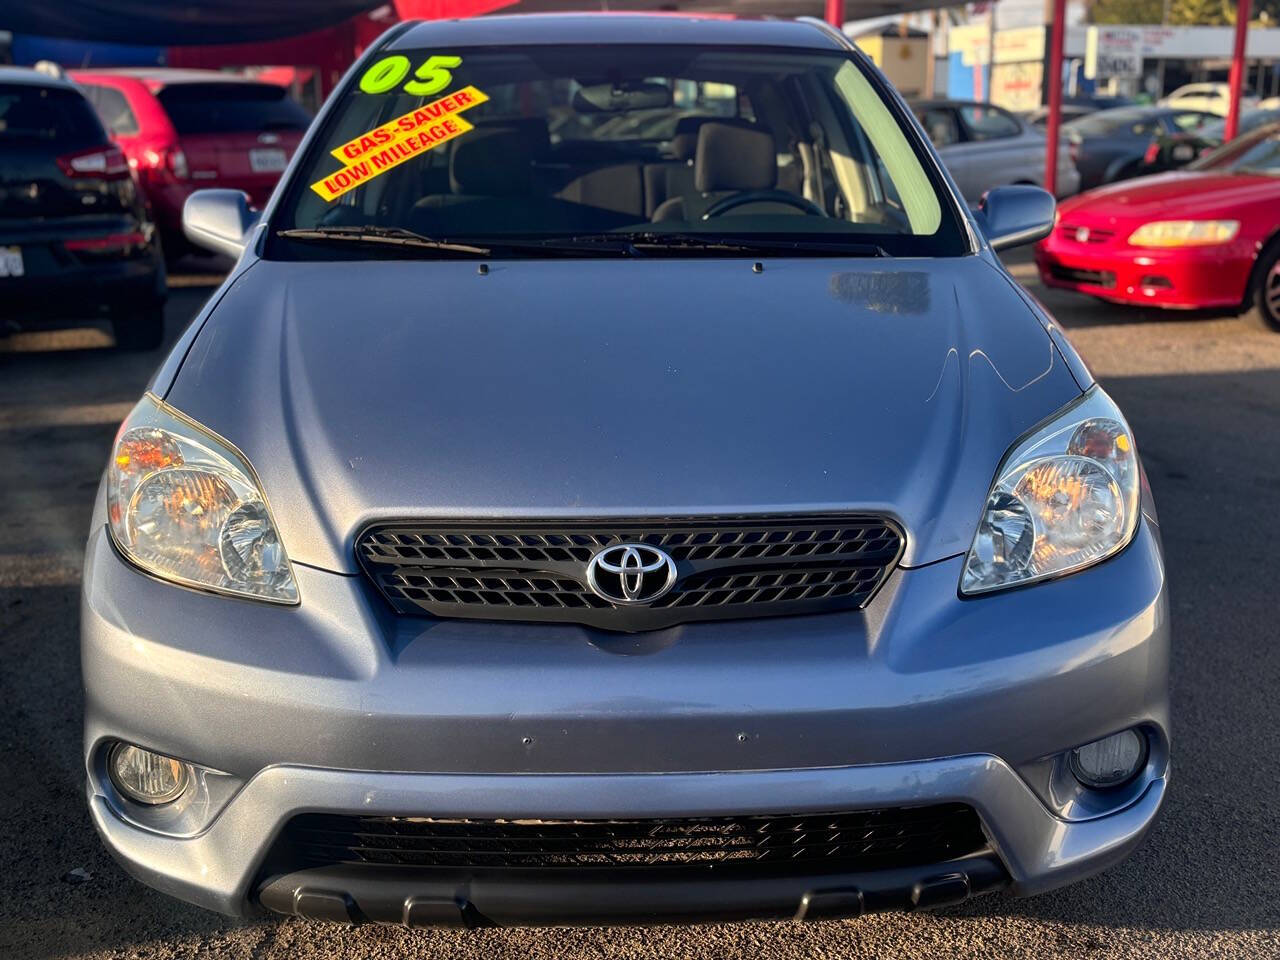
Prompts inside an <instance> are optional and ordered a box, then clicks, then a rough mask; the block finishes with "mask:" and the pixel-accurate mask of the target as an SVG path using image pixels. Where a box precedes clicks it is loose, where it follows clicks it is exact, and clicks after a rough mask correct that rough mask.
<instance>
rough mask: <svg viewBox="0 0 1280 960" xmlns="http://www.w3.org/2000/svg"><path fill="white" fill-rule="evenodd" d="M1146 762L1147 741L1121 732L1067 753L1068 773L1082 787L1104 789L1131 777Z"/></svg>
mask: <svg viewBox="0 0 1280 960" xmlns="http://www.w3.org/2000/svg"><path fill="white" fill-rule="evenodd" d="M1146 762H1147V739H1146V737H1144V736H1142V734H1140V733H1139V732H1138V731H1137V730H1124V731H1122V732H1120V733H1114V734H1112V735H1111V736H1109V737H1103V738H1102V739H1101V740H1095V741H1093V743H1086V744H1085V745H1084V746H1083V747H1077V748H1076V749H1075V750H1072V751H1071V772H1072V773H1074V774H1075V776H1076V779H1077V780H1079V781H1080V782H1081V783H1083V784H1084V785H1085V786H1086V787H1093V788H1094V789H1096V790H1105V789H1107V788H1108V787H1118V786H1120V785H1121V784H1124V783H1128V782H1129V781H1130V780H1132V779H1133V778H1134V776H1135V775H1136V774H1137V772H1138V771H1139V770H1141V769H1142V766H1143V764H1145V763H1146Z"/></svg>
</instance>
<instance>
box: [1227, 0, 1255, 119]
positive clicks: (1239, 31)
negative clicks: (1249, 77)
mask: <svg viewBox="0 0 1280 960" xmlns="http://www.w3.org/2000/svg"><path fill="white" fill-rule="evenodd" d="M1248 33H1249V0H1237V2H1236V45H1235V49H1234V50H1232V52H1231V102H1230V103H1229V104H1228V105H1227V126H1226V129H1225V130H1223V131H1222V135H1223V137H1224V138H1225V139H1227V140H1234V139H1235V138H1236V133H1237V132H1238V131H1239V130H1240V87H1241V86H1242V85H1243V84H1244V72H1245V60H1244V46H1245V39H1246V38H1247V35H1248Z"/></svg>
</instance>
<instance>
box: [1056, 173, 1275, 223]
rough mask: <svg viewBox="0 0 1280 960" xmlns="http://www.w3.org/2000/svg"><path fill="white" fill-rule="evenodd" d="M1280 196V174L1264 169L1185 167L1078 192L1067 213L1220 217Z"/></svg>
mask: <svg viewBox="0 0 1280 960" xmlns="http://www.w3.org/2000/svg"><path fill="white" fill-rule="evenodd" d="M1277 196H1280V179H1277V178H1276V177H1269V176H1266V175H1263V174H1245V173H1213V172H1210V171H1207V170H1205V171H1197V170H1179V171H1175V172H1173V173H1161V174H1157V175H1155V176H1151V177H1142V178H1140V179H1138V180H1124V181H1121V182H1120V183H1112V184H1108V185H1107V186H1104V187H1098V188H1096V189H1094V190H1090V191H1089V192H1088V193H1082V194H1079V195H1078V196H1075V197H1072V198H1071V199H1070V200H1067V201H1066V202H1064V203H1063V204H1062V206H1061V214H1062V216H1063V217H1068V216H1070V215H1071V214H1073V213H1088V214H1094V215H1099V214H1101V215H1107V216H1110V217H1111V218H1112V219H1113V220H1114V221H1115V222H1117V223H1119V222H1127V221H1130V220H1143V221H1146V220H1154V219H1163V220H1169V219H1173V218H1181V219H1186V218H1196V217H1214V216H1219V215H1221V214H1223V213H1228V212H1231V211H1234V210H1239V209H1240V208H1242V207H1248V206H1250V205H1252V204H1254V203H1258V202H1259V201H1263V200H1273V199H1275V198H1276V197H1277Z"/></svg>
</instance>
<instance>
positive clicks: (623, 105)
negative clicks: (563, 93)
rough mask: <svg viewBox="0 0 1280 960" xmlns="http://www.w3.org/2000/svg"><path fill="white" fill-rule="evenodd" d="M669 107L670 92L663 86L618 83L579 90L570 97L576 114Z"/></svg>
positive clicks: (601, 84) (623, 111)
mask: <svg viewBox="0 0 1280 960" xmlns="http://www.w3.org/2000/svg"><path fill="white" fill-rule="evenodd" d="M669 106H671V88H670V87H668V86H667V85H666V84H665V83H649V82H646V81H643V80H621V81H619V82H617V83H593V84H587V85H584V86H581V87H579V88H578V92H577V93H575V94H574V95H573V109H574V110H575V111H576V112H578V113H625V112H627V111H628V110H664V109H666V108H667V107H669Z"/></svg>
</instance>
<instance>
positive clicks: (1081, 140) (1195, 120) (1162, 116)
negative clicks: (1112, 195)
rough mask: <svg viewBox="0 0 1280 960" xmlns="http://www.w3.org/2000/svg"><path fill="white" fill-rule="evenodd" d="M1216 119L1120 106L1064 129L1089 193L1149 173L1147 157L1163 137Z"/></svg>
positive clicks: (1082, 186)
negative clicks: (1157, 141) (1149, 151)
mask: <svg viewBox="0 0 1280 960" xmlns="http://www.w3.org/2000/svg"><path fill="white" fill-rule="evenodd" d="M1216 119H1218V118H1217V117H1215V116H1214V115H1213V114H1211V113H1204V112H1202V111H1199V110H1179V109H1176V108H1172V107H1118V108H1116V109H1114V110H1099V111H1098V112H1096V113H1091V114H1088V115H1087V116H1084V117H1080V118H1079V119H1077V120H1072V121H1071V122H1070V123H1068V124H1066V125H1065V126H1063V128H1062V129H1063V132H1064V133H1065V134H1066V135H1067V137H1068V139H1070V140H1071V142H1072V143H1073V144H1075V145H1076V169H1077V170H1079V171H1080V189H1081V190H1088V189H1089V188H1091V187H1096V186H1098V185H1100V184H1103V183H1114V182H1115V181H1117V180H1127V179H1128V178H1130V177H1136V176H1139V175H1140V174H1142V173H1145V172H1148V171H1147V170H1146V169H1145V168H1144V158H1145V157H1146V155H1147V149H1148V147H1150V146H1151V144H1152V143H1154V142H1155V141H1156V140H1157V139H1158V138H1159V137H1161V136H1166V135H1169V136H1171V135H1173V134H1176V133H1187V132H1191V131H1194V130H1196V129H1197V128H1199V127H1201V126H1203V125H1204V124H1206V123H1210V122H1212V121H1214V120H1216Z"/></svg>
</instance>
